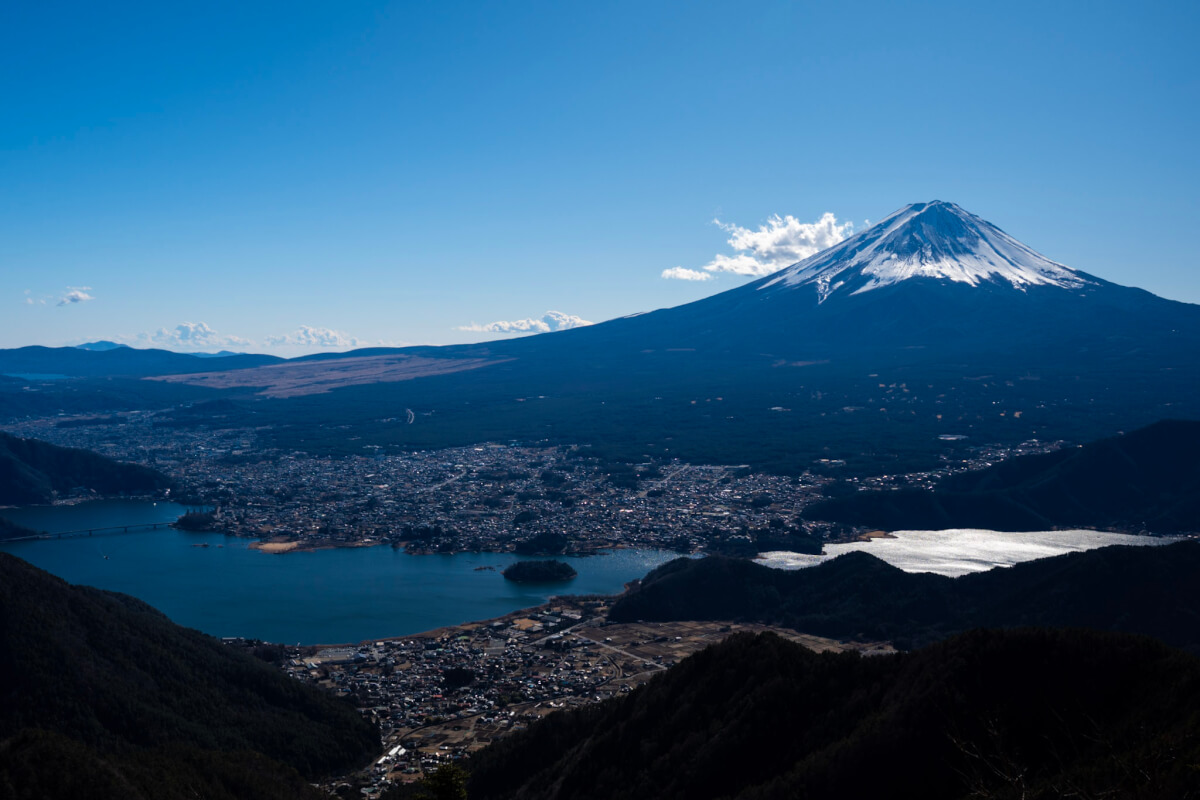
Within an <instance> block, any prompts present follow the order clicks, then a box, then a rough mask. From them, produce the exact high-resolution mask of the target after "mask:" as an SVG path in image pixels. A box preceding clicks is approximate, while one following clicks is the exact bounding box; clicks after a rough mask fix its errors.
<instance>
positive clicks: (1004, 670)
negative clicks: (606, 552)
mask: <svg viewBox="0 0 1200 800" xmlns="http://www.w3.org/2000/svg"><path fill="white" fill-rule="evenodd" d="M1198 730H1200V660H1197V659H1196V658H1195V657H1193V656H1189V655H1187V654H1185V653H1182V652H1180V651H1178V650H1172V649H1171V648H1168V647H1166V646H1164V645H1162V644H1159V643H1157V642H1154V641H1152V640H1150V639H1145V638H1140V637H1131V636H1123V635H1113V634H1100V633H1094V632H1087V631H1077V630H1074V631H1047V630H1031V629H1023V630H1019V631H975V632H972V633H968V634H964V635H961V636H958V637H955V638H953V639H950V640H948V641H946V642H943V643H941V644H937V645H933V646H931V647H929V648H926V649H924V650H921V651H918V652H914V653H909V654H902V655H898V656H884V657H865V656H859V655H858V654H855V653H842V654H832V653H820V654H818V653H814V652H812V651H809V650H806V649H804V648H803V647H801V646H800V645H797V644H794V643H792V642H789V641H786V640H784V639H782V638H780V637H778V636H775V635H773V634H760V635H757V636H755V635H750V634H739V635H737V636H734V637H732V638H730V639H727V640H726V641H725V642H724V643H722V644H719V645H714V646H713V647H710V648H708V649H707V650H704V651H702V652H700V653H698V654H696V655H694V656H692V657H690V658H688V659H685V660H684V661H682V662H680V664H679V665H677V666H676V667H674V668H672V669H671V670H669V671H667V672H666V673H663V674H661V675H659V676H657V677H656V678H654V679H653V680H651V681H650V683H649V684H647V685H646V686H643V687H641V688H639V689H637V690H635V691H634V692H633V693H631V694H630V695H628V696H626V697H622V698H618V699H614V700H609V701H606V702H604V703H601V704H599V705H595V706H588V707H585V708H580V709H575V710H571V711H563V712H560V713H557V714H552V715H550V716H549V717H546V718H544V719H543V720H542V721H540V722H538V723H536V724H534V725H533V726H531V727H530V728H529V729H528V730H525V731H522V732H519V733H517V734H514V735H513V736H511V737H508V738H506V739H502V740H500V741H499V742H497V743H495V744H493V745H492V746H491V747H489V748H487V749H486V750H484V751H482V752H481V753H479V754H478V755H477V756H475V757H474V759H473V760H472V762H471V763H470V764H469V766H470V767H471V770H472V774H471V780H470V789H471V797H472V798H473V800H500V799H501V798H505V799H507V798H522V800H539V799H540V798H547V799H548V798H565V797H570V798H572V799H573V800H588V799H590V798H596V799H597V800H600V799H601V798H603V800H626V799H627V800H634V799H635V798H639V799H640V798H648V797H653V798H659V799H660V800H670V799H671V798H680V799H681V800H682V798H688V800H701V799H703V798H747V799H749V798H756V799H757V798H763V799H765V798H794V797H804V798H807V799H808V800H824V799H825V798H828V799H829V800H845V798H868V797H920V798H925V800H941V799H942V798H945V800H956V799H957V798H963V799H964V800H965V798H968V797H987V798H996V799H997V800H1008V799H1011V800H1018V798H1034V797H1047V798H1049V797H1122V798H1146V800H1151V798H1166V797H1180V798H1182V797H1187V796H1192V795H1190V794H1189V793H1195V792H1197V791H1200V736H1197V731H1198Z"/></svg>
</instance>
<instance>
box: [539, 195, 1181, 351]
mask: <svg viewBox="0 0 1200 800" xmlns="http://www.w3.org/2000/svg"><path fill="white" fill-rule="evenodd" d="M538 338H541V337H534V338H533V339H529V340H525V341H524V342H522V343H521V344H519V345H516V346H528V347H532V346H534V342H535V341H536V340H537V339H538ZM558 339H559V340H560V341H562V342H566V341H568V340H571V341H573V342H575V343H577V344H578V343H588V342H589V341H597V340H604V339H610V340H616V341H620V340H625V341H628V342H632V341H638V342H641V343H642V347H644V348H645V347H651V348H653V347H664V348H666V347H670V348H685V347H692V348H697V349H703V350H706V351H711V352H713V353H720V352H727V353H730V354H739V355H742V356H745V357H751V356H764V357H770V356H777V357H780V358H791V359H806V360H813V359H826V358H839V357H849V356H860V357H864V358H868V359H869V360H878V359H881V358H882V359H884V362H883V363H886V360H890V359H899V360H901V361H917V362H920V361H928V360H930V359H931V358H933V357H940V356H945V355H949V354H963V353H969V354H972V355H973V356H980V355H984V354H991V355H1009V356H1013V357H1017V358H1020V359H1023V360H1026V361H1028V362H1029V363H1031V364H1034V363H1037V362H1038V361H1039V360H1041V359H1044V358H1046V357H1047V356H1049V355H1061V356H1067V355H1071V354H1077V353H1078V351H1079V349H1080V348H1086V349H1087V350H1094V349H1097V348H1098V349H1100V350H1103V351H1105V352H1107V353H1111V354H1119V353H1129V352H1131V351H1133V350H1137V349H1141V348H1145V347H1146V346H1149V345H1153V346H1154V347H1155V348H1166V349H1168V350H1171V349H1177V348H1180V347H1183V346H1185V345H1187V344H1195V343H1196V342H1198V341H1200V307H1197V306H1193V305H1189V304H1185V303H1177V302H1174V301H1170V300H1165V299H1163V298H1160V297H1156V296H1155V295H1152V294H1150V293H1149V292H1145V291H1142V290H1140V289H1132V288H1128V287H1124V286H1118V285H1116V284H1113V283H1109V282H1108V281H1104V280H1102V279H1100V278H1097V277H1095V276H1092V275H1088V274H1087V273H1084V272H1080V271H1078V270H1074V269H1071V268H1069V267H1067V266H1064V265H1062V264H1058V263H1056V262H1054V261H1051V260H1050V259H1048V258H1046V257H1045V256H1043V255H1041V254H1039V253H1037V252H1035V251H1034V250H1032V249H1031V248H1029V247H1027V246H1025V245H1023V244H1021V243H1020V242H1019V241H1017V240H1016V239H1014V238H1013V237H1011V236H1009V235H1008V234H1006V233H1005V232H1004V231H1002V230H1000V229H999V228H997V227H996V226H994V225H992V224H991V223H989V222H987V221H985V220H983V219H981V218H979V217H977V216H975V215H974V214H971V213H969V212H967V211H965V210H964V209H962V208H960V207H959V206H957V205H955V204H953V203H946V202H941V201H933V202H930V203H914V204H912V205H909V206H906V207H904V208H902V209H900V210H899V211H897V212H895V213H893V214H892V215H890V216H889V217H887V218H886V219H884V220H883V221H882V222H879V223H877V224H876V225H873V226H871V227H870V228H868V229H866V230H863V231H861V232H860V233H857V234H855V235H854V236H851V237H850V238H848V239H846V240H845V241H843V242H841V243H839V244H837V245H835V246H833V247H831V248H829V249H827V250H824V251H822V252H820V253H817V254H816V255H814V256H812V257H810V258H808V259H805V260H804V261H801V262H799V263H797V264H794V265H792V266H790V267H786V268H785V269H783V270H780V271H779V272H776V273H774V274H772V275H768V276H766V277H764V278H760V279H759V280H756V281H753V282H751V283H749V284H746V285H744V286H741V287H738V288H736V289H731V290H729V291H727V292H722V293H721V294H718V295H714V296H712V297H708V298H705V299H703V300H698V301H696V302H694V303H689V304H687V305H683V306H678V307H675V308H670V309H664V310H661V311H656V312H653V313H650V314H644V315H640V316H636V317H630V318H626V319H621V320H614V321H613V322H610V323H605V324H604V325H600V326H593V327H591V328H583V329H577V330H574V331H567V332H564V334H562V335H559V336H558ZM1028 347H1037V348H1038V352H1029V351H1025V350H1024V348H1028Z"/></svg>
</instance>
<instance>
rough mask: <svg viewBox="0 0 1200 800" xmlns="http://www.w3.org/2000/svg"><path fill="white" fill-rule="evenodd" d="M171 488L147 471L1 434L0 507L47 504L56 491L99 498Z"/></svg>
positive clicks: (158, 474) (164, 479) (156, 473)
mask: <svg viewBox="0 0 1200 800" xmlns="http://www.w3.org/2000/svg"><path fill="white" fill-rule="evenodd" d="M170 485H171V481H170V479H169V478H167V476H165V475H163V474H162V473H161V472H159V471H157V470H153V469H150V468H149V467H143V466H140V465H138V464H123V463H120V462H117V461H113V460H112V459H111V458H105V457H104V456H102V455H99V454H98V453H93V452H91V451H90V450H80V449H77V448H73V447H59V446H57V445H53V444H50V443H48V442H42V441H38V440H37V439H21V438H19V437H16V436H10V435H9V434H7V433H0V505H34V504H37V503H47V502H49V501H50V500H51V498H52V497H53V495H54V493H55V492H69V491H71V490H73V489H76V488H81V487H82V488H85V489H91V490H93V491H95V492H97V493H99V494H139V493H146V492H157V491H160V490H162V489H166V488H168V487H169V486H170Z"/></svg>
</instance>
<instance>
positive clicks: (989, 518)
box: [805, 420, 1200, 533]
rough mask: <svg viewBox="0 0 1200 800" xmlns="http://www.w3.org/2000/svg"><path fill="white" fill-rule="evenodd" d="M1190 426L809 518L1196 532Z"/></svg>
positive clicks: (1197, 488)
mask: <svg viewBox="0 0 1200 800" xmlns="http://www.w3.org/2000/svg"><path fill="white" fill-rule="evenodd" d="M1198 452H1200V421H1193V420H1165V421H1163V422H1157V423H1155V424H1153V425H1150V426H1147V427H1145V428H1141V429H1139V430H1136V431H1133V432H1132V433H1129V434H1126V435H1124V436H1114V437H1111V438H1108V439H1102V440H1100V441H1097V442H1092V443H1090V444H1086V445H1084V446H1083V447H1079V448H1072V449H1068V450H1060V451H1058V452H1055V453H1047V454H1044V455H1031V456H1023V457H1020V458H1014V459H1012V460H1010V461H1005V462H1003V463H1001V464H997V465H996V466H994V467H989V468H988V469H984V470H980V471H978V472H970V473H964V474H960V475H953V476H950V477H949V478H947V479H945V480H944V481H943V482H942V483H941V484H940V485H939V486H938V488H937V489H936V490H934V491H930V492H925V491H917V490H906V491H898V492H859V493H858V494H854V495H851V496H849V497H843V498H838V499H835V500H828V501H826V502H824V503H819V504H817V505H814V506H812V507H810V508H809V509H807V510H806V512H805V516H807V517H808V518H810V519H822V520H831V521H835V522H844V523H849V524H855V525H867V526H871V527H877V528H883V529H885V530H938V529H944V528H986V529H990V530H1003V531H1022V530H1024V531H1031V530H1045V529H1047V528H1054V527H1068V526H1078V527H1089V528H1105V529H1120V530H1127V529H1136V530H1150V531H1155V532H1158V533H1172V532H1178V531H1189V532H1190V531H1200V458H1197V457H1196V453H1198Z"/></svg>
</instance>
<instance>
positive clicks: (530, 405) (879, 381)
mask: <svg viewBox="0 0 1200 800" xmlns="http://www.w3.org/2000/svg"><path fill="white" fill-rule="evenodd" d="M75 352H77V353H82V354H83V355H85V356H86V355H91V356H100V355H106V354H102V353H101V354H87V353H83V352H82V351H75ZM397 356H400V357H404V358H407V359H411V360H419V359H425V360H429V361H432V362H436V363H437V364H438V369H436V370H430V371H428V372H426V373H417V372H412V373H411V374H409V373H406V374H405V375H403V376H399V377H403V378H404V379H403V380H399V379H398V377H397V376H395V375H393V376H392V377H391V378H390V380H393V381H394V382H389V383H366V384H362V383H361V381H358V379H357V378H356V379H355V381H356V382H359V383H360V384H361V385H341V386H340V388H339V384H338V382H337V380H336V379H331V380H329V381H325V380H324V378H322V377H321V375H312V376H308V378H306V379H307V380H310V382H316V383H314V385H317V384H319V385H320V387H321V389H322V391H323V392H324V393H322V394H313V395H308V396H292V397H286V398H285V397H278V398H267V397H257V396H254V397H252V396H250V395H251V394H252V393H254V392H261V391H263V388H264V386H265V383H264V382H263V380H262V378H265V377H267V376H268V375H269V374H274V373H275V372H279V370H275V369H274V368H271V369H266V370H259V371H258V373H260V375H261V377H260V376H259V375H255V374H252V373H251V372H246V373H245V374H244V375H242V376H240V378H239V379H238V380H236V381H224V382H221V383H220V385H223V386H224V385H229V386H233V385H238V386H241V387H242V388H241V391H242V392H243V394H244V395H246V397H244V398H243V400H241V401H240V402H242V403H244V413H243V414H242V415H241V417H240V418H234V417H231V418H230V419H228V420H227V421H228V422H229V424H244V425H247V426H251V425H252V426H255V427H259V428H262V429H263V430H264V433H263V435H262V441H263V442H264V444H267V445H274V446H277V447H280V448H283V449H287V448H298V449H304V450H308V451H310V452H326V453H347V452H358V453H362V452H364V449H363V448H364V447H371V448H373V447H375V446H384V447H386V446H389V445H394V446H397V447H399V448H436V447H444V446H452V445H468V444H474V443H478V442H483V441H510V440H518V441H524V442H530V441H549V442H552V443H562V444H590V445H592V446H593V447H592V449H591V450H590V451H589V452H591V453H594V454H596V455H597V456H600V457H602V458H608V459H613V460H623V461H633V462H643V461H647V460H659V459H670V458H675V457H678V458H682V459H685V460H689V461H692V462H706V463H733V464H737V463H748V464H750V465H752V466H754V467H756V468H759V469H766V470H772V471H777V472H787V473H796V472H801V471H803V470H804V469H808V468H814V467H815V465H817V464H818V463H828V462H829V461H830V460H844V461H846V462H847V466H846V467H845V468H844V472H846V473H853V474H878V473H885V472H900V471H911V470H915V469H925V468H929V467H932V466H935V465H936V464H938V463H939V461H938V459H939V455H940V454H941V453H942V452H944V451H945V450H946V449H949V448H952V447H954V446H953V445H945V444H939V443H938V442H937V441H936V437H937V436H938V435H939V434H943V433H954V434H963V435H966V436H969V437H970V442H971V443H992V442H999V443H1018V442H1021V441H1023V440H1025V439H1029V438H1031V437H1036V438H1041V439H1068V440H1072V441H1076V442H1081V441H1087V440H1089V439H1095V438H1099V437H1101V436H1108V435H1112V434H1113V433H1115V432H1117V431H1119V430H1131V429H1133V428H1136V427H1139V426H1142V425H1147V424H1149V423H1151V422H1154V421H1157V420H1160V419H1165V418H1186V417H1195V418H1200V392H1196V391H1195V389H1196V386H1197V385H1200V307H1198V306H1195V305H1190V304H1186V303H1178V302H1174V301H1171V300H1165V299H1163V298H1159V297H1156V296H1154V295H1152V294H1150V293H1148V292H1144V291H1142V290H1140V289H1133V288H1127V287H1122V286H1117V285H1115V284H1112V283H1109V282H1107V281H1104V280H1102V279H1100V278H1097V277H1095V276H1092V275H1088V274H1086V273H1083V272H1080V271H1077V270H1073V269H1070V268H1068V267H1065V266H1063V265H1061V264H1057V263H1055V262H1053V261H1051V260H1050V259H1047V258H1045V257H1043V256H1041V255H1039V254H1037V253H1036V252H1034V251H1033V250H1031V249H1030V248H1028V247H1025V246H1024V245H1022V244H1020V243H1019V242H1017V241H1016V240H1015V239H1013V238H1012V237H1010V236H1008V235H1007V234H1005V233H1004V232H1002V231H1000V230H999V229H998V228H996V227H995V226H993V225H991V224H989V223H987V222H985V221H984V220H982V219H980V218H978V217H976V216H974V215H972V214H970V213H968V212H966V211H964V210H963V209H961V208H959V207H958V206H956V205H954V204H952V203H944V202H936V201H935V202H931V203H917V204H913V205H911V206H906V207H905V208H903V209H901V210H900V211H898V212H896V213H895V214H893V215H892V216H890V217H888V218H887V219H885V220H884V221H883V222H881V223H879V224H877V225H875V226H872V227H870V228H868V229H866V230H863V231H862V232H860V233H858V234H855V235H854V236H852V237H850V238H848V239H847V240H845V241H844V242H841V243H840V244H838V245H836V246H835V247H832V248H830V249H828V250H826V251H824V252H823V253H819V254H817V255H815V256H813V257H812V258H810V259H807V260H805V261H802V262H800V263H798V264H796V265H793V266H791V267H788V268H786V269H784V270H781V271H779V272H777V273H775V274H773V275H769V276H767V277H764V278H761V279H759V280H757V281H753V282H751V283H748V284H745V285H743V286H740V287H738V288H735V289H731V290H729V291H726V292H722V293H720V294H717V295H713V296H712V297H708V298H705V299H703V300H699V301H696V302H694V303H689V304H686V305H682V306H678V307H675V308H668V309H662V310H659V311H654V312H651V313H646V314H640V315H635V316H632V317H626V318H622V319H616V320H612V321H609V322H605V323H601V324H598V325H593V326H589V327H585V328H577V329H573V330H568V331H562V332H558V333H550V334H542V335H539V336H531V337H526V338H520V339H512V340H506V341H495V342H486V343H482V344H478V345H462V346H453V347H441V348H432V347H426V348H407V349H404V350H387V349H380V348H376V349H370V350H360V351H354V352H351V353H347V354H342V355H339V356H335V355H321V356H314V357H309V358H306V359H302V360H298V361H295V362H289V365H290V364H301V365H314V366H316V367H322V368H324V369H327V370H328V371H329V374H330V376H334V377H336V374H337V372H338V370H339V367H338V365H337V362H338V361H340V360H345V359H346V358H347V357H350V358H354V359H357V360H359V361H364V362H365V361H368V360H370V359H373V358H379V359H384V358H393V359H395V358H396V357H397ZM208 363H209V364H211V363H212V360H210V361H209V362H208ZM456 363H457V364H458V367H468V366H470V367H474V368H471V369H459V368H456V367H455V364H456ZM230 365H231V364H228V363H224V362H222V363H221V364H220V365H219V366H220V367H221V368H224V367H228V366H230ZM209 370H212V367H211V366H210V367H209ZM175 371H176V372H183V371H184V370H182V369H180V370H175ZM189 371H190V370H189ZM318 371H319V370H318ZM343 372H344V370H343ZM368 373H369V370H368ZM347 374H348V373H347ZM183 380H188V379H186V378H184V379H183ZM196 380H197V381H198V382H200V381H201V379H200V378H197V379H196ZM214 380H215V379H214V378H212V376H207V377H205V378H204V379H203V382H205V383H208V384H212V385H217V384H216V383H213V381H214ZM380 380H382V378H380ZM247 381H249V383H247ZM255 381H258V382H259V383H261V384H263V385H262V386H259V385H257V384H256V385H255V386H251V385H249V384H250V383H254V382H255ZM347 382H348V381H343V384H344V383H347ZM145 383H149V382H145ZM153 383H154V385H155V386H156V390H157V391H164V390H166V389H167V388H170V389H172V390H179V391H183V390H190V391H200V390H201V387H200V386H192V385H184V384H178V383H162V382H153ZM325 390H328V391H325ZM39 391H42V392H48V391H49V390H48V389H45V388H42V389H39ZM10 394H11V398H12V404H13V406H14V407H15V408H16V407H20V408H24V407H25V405H22V404H23V403H24V402H25V400H26V398H25V397H24V395H23V394H22V393H18V392H14V393H10ZM24 394H27V393H24ZM276 394H279V392H276ZM289 394H294V392H290V391H289ZM2 399H3V398H0V400H2ZM65 400H66V398H64V402H65ZM18 401H20V403H18ZM2 407H3V403H0V408H2ZM408 411H411V412H413V413H412V418H411V420H410V418H409V415H408V413H407V412H408ZM185 424H201V423H200V422H199V421H198V420H191V421H187V422H186V423H185ZM335 426H348V427H337V428H335ZM351 443H353V444H351ZM822 459H824V461H822Z"/></svg>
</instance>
